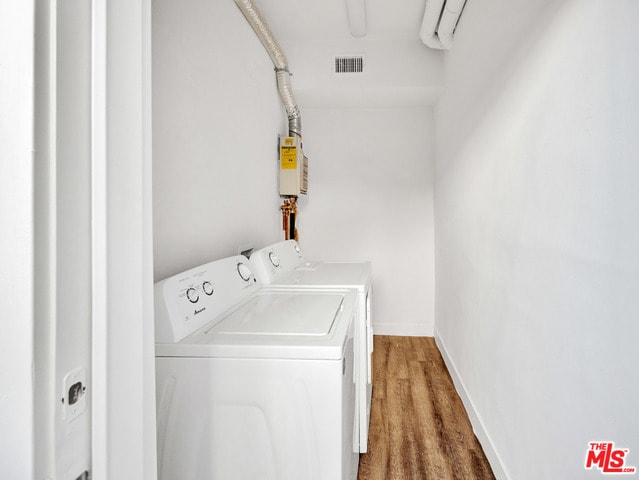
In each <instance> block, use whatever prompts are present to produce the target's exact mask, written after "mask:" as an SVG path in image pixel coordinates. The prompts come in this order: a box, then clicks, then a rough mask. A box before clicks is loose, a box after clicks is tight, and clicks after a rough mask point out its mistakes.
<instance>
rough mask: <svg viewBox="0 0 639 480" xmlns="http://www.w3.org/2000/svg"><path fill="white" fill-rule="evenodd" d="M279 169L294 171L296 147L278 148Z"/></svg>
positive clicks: (284, 146) (282, 146)
mask: <svg viewBox="0 0 639 480" xmlns="http://www.w3.org/2000/svg"><path fill="white" fill-rule="evenodd" d="M280 168H281V169H282V170H295V169H296V168H297V146H295V145H292V146H287V145H281V146H280Z"/></svg>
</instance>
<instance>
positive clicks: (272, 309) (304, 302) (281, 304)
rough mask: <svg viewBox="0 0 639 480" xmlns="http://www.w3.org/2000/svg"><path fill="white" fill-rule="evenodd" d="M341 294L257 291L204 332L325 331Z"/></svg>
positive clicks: (313, 333)
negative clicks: (274, 293)
mask: <svg viewBox="0 0 639 480" xmlns="http://www.w3.org/2000/svg"><path fill="white" fill-rule="evenodd" d="M343 302H344V296H343V295H341V294H337V293H335V294H316V295H312V294H309V295H299V294H293V293H283V294H281V295H273V294H268V293H265V292H261V293H259V294H258V295H257V296H255V297H253V298H252V299H251V300H249V301H248V302H246V303H245V304H243V305H242V306H241V307H240V308H238V309H237V310H235V311H233V312H232V313H231V314H230V315H228V316H227V317H226V318H224V319H223V320H222V321H220V322H219V323H217V324H216V325H214V326H213V327H211V328H209V329H207V330H206V331H205V332H204V333H205V334H207V335H208V334H223V335H287V336H299V335H302V336H305V335H311V336H318V335H327V334H328V333H329V332H330V330H331V328H332V326H333V324H334V323H335V320H336V318H337V315H338V314H339V312H340V310H341V306H342V303H343Z"/></svg>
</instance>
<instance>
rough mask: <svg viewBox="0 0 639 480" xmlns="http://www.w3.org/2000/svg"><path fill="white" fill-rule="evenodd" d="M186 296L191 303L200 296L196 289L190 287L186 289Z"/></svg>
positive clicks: (195, 301)
mask: <svg viewBox="0 0 639 480" xmlns="http://www.w3.org/2000/svg"><path fill="white" fill-rule="evenodd" d="M186 298H188V299H189V302H191V303H197V301H198V300H199V299H200V296H199V295H198V294H197V290H195V288H193V287H190V288H188V289H187V290H186Z"/></svg>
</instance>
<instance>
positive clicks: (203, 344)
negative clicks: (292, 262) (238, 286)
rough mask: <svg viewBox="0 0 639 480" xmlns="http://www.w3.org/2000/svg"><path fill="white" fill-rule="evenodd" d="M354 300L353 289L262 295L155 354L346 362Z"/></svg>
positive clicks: (160, 346)
mask: <svg viewBox="0 0 639 480" xmlns="http://www.w3.org/2000/svg"><path fill="white" fill-rule="evenodd" d="M356 300H357V297H356V294H355V292H353V291H350V290H333V291H329V290H321V289H314V290H304V289H297V290H292V289H288V290H287V289H283V288H282V289H276V290H260V291H258V292H257V293H256V294H255V295H253V296H251V297H250V298H248V299H247V300H246V301H244V302H242V303H240V304H239V305H238V306H237V307H235V308H233V309H231V310H229V311H228V312H226V313H224V314H222V315H220V316H218V317H217V318H216V319H215V320H214V321H213V322H211V323H209V324H208V325H206V326H204V327H202V328H201V329H200V330H198V331H197V332H195V333H193V334H191V335H189V336H187V337H185V338H184V339H182V340H180V341H179V342H176V343H156V345H155V354H156V356H157V357H191V358H195V357H201V358H205V357H208V358H214V357H217V358H275V359H309V360H310V359H317V360H323V359H326V360H329V359H331V360H338V359H342V358H343V356H344V349H345V348H346V347H347V344H352V342H353V328H354V326H353V325H354V323H353V319H354V318H356V309H355V305H356ZM350 348H352V345H351V347H350Z"/></svg>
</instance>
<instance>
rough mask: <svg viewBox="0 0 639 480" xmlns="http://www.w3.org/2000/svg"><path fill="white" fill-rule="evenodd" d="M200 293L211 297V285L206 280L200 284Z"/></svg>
mask: <svg viewBox="0 0 639 480" xmlns="http://www.w3.org/2000/svg"><path fill="white" fill-rule="evenodd" d="M202 291H203V292H204V293H206V294H207V295H213V284H211V282H209V281H208V280H207V281H206V282H204V283H203V284H202Z"/></svg>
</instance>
